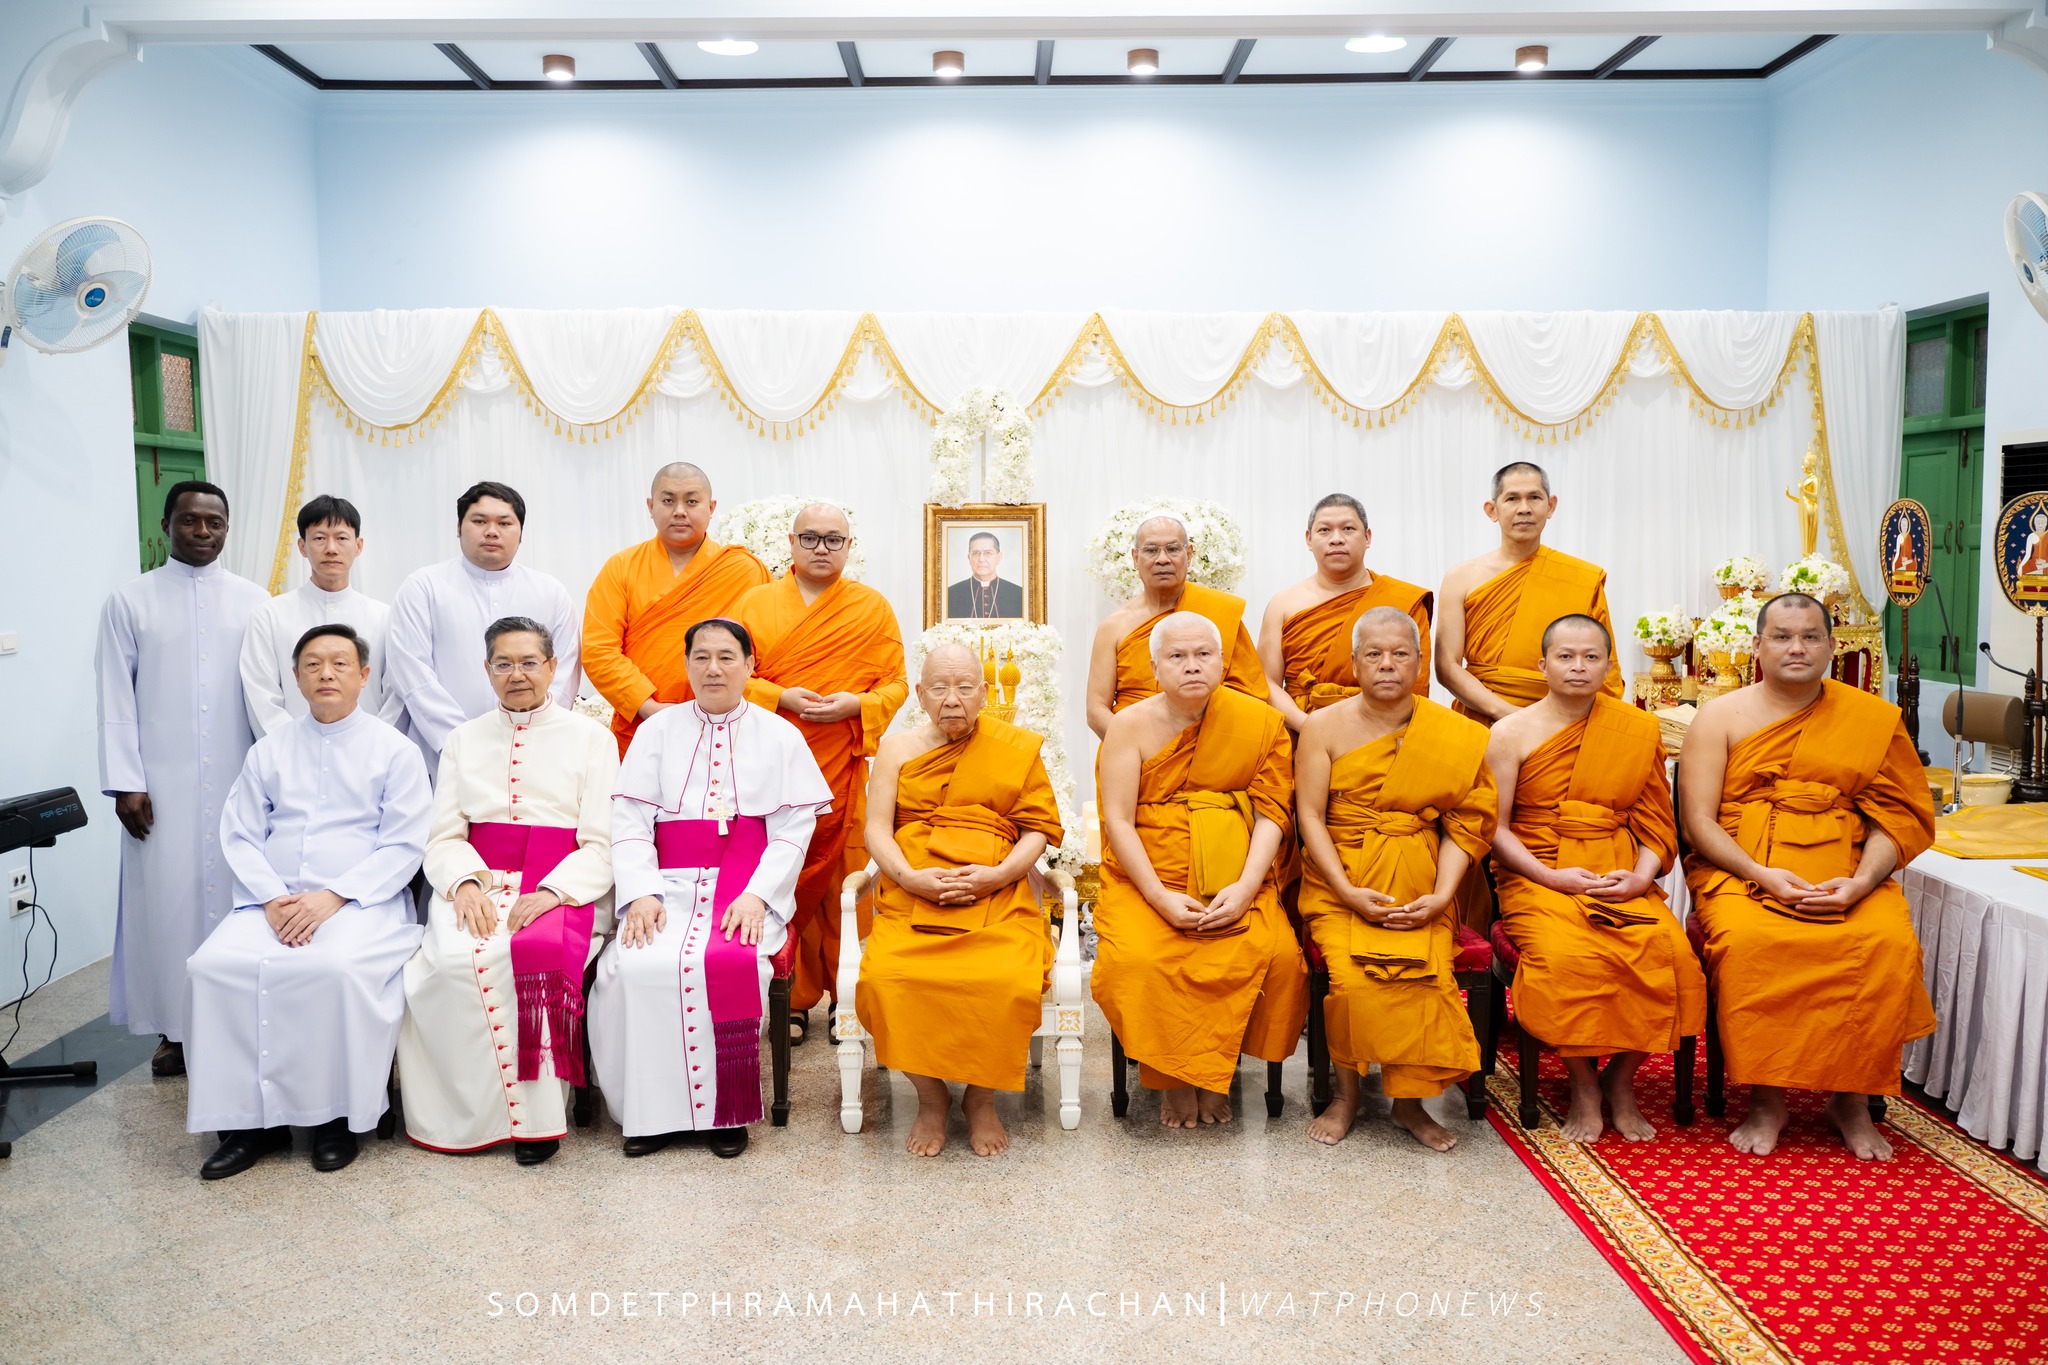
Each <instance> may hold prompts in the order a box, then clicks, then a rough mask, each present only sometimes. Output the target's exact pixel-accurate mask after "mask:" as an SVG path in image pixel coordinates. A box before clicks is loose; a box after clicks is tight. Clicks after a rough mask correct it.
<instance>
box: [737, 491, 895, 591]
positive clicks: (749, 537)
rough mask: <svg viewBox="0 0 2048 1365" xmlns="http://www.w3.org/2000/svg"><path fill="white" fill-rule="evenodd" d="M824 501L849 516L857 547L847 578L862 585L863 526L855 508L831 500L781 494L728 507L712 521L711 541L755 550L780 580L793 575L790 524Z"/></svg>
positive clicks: (849, 559)
mask: <svg viewBox="0 0 2048 1365" xmlns="http://www.w3.org/2000/svg"><path fill="white" fill-rule="evenodd" d="M821 502H822V503H824V504H826V505H827V506H829V507H837V508H838V509H839V510H840V511H842V512H844V513H846V524H847V525H848V526H849V527H851V528H852V529H853V532H854V540H853V546H852V549H851V550H850V551H849V552H848V554H847V556H846V576H847V577H848V578H851V579H853V580H854V581H855V582H859V581H860V577H861V568H862V566H863V565H864V564H865V563H866V561H867V555H866V554H865V553H864V552H863V551H862V550H861V545H860V524H859V523H858V522H857V521H855V519H854V515H853V509H852V508H851V507H848V506H847V505H846V504H845V503H843V502H833V501H832V500H831V499H830V498H800V497H798V496H796V495H795V494H794V493H781V494H777V495H776V496H774V497H772V498H756V499H754V500H753V501H752V502H743V503H741V504H740V505H739V506H737V507H730V508H725V509H723V510H721V511H720V512H719V513H718V515H716V516H714V517H713V518H712V519H711V538H712V539H713V540H722V541H724V542H725V543H727V544H728V545H743V546H745V547H746V548H747V549H749V550H752V551H753V552H754V555H755V557H756V558H757V559H759V560H760V561H761V562H762V563H763V564H766V565H767V566H768V572H769V573H770V574H772V575H774V576H775V577H777V578H780V577H782V576H783V575H784V574H786V573H788V572H789V528H790V524H791V523H792V522H794V521H795V520H796V517H797V513H799V512H801V511H803V510H804V509H805V508H806V507H809V506H811V505H812V504H814V503H821Z"/></svg>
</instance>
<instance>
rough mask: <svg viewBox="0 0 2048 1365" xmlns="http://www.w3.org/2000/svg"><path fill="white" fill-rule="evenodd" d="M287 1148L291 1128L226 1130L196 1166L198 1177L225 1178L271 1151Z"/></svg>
mask: <svg viewBox="0 0 2048 1365" xmlns="http://www.w3.org/2000/svg"><path fill="white" fill-rule="evenodd" d="M291 1149H292V1130H291V1129H289V1128H235V1129H230V1130H229V1131H227V1132H225V1133H222V1134H221V1135H220V1146H219V1147H217V1148H215V1149H214V1153H213V1155H212V1156H210V1157H208V1158H207V1159H206V1164H205V1165H203V1166H201V1167H200V1168H199V1178H200V1179H201V1180H226V1179H227V1178H228V1177H229V1176H231V1175H240V1174H241V1173H242V1172H244V1171H246V1170H248V1169H249V1168H250V1167H251V1166H254V1165H255V1164H256V1163H257V1162H258V1161H260V1160H261V1159H262V1158H264V1157H265V1156H268V1155H269V1154H270V1153H272V1152H288V1151H290V1150H291Z"/></svg>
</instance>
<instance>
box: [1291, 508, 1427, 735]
mask: <svg viewBox="0 0 2048 1365" xmlns="http://www.w3.org/2000/svg"><path fill="white" fill-rule="evenodd" d="M1304 539H1305V540H1306V541H1307V542H1308V548H1309V552H1310V553H1311V554H1313V555H1314V556H1315V557H1316V571H1315V572H1314V573H1312V574H1310V575H1309V576H1308V577H1307V578H1304V579H1302V580H1301V581H1300V582H1299V583H1296V584H1295V585H1294V586H1293V587H1291V588H1287V589H1285V590H1284V591H1282V592H1280V593H1277V594H1275V596H1274V598H1273V600H1272V601H1270V602H1268V603H1267V604H1266V615H1265V617H1264V619H1263V620H1261V621H1260V623H1259V662H1260V664H1262V665H1263V666H1264V667H1265V670H1266V677H1267V679H1268V680H1269V681H1271V682H1272V684H1273V689H1274V690H1273V705H1275V706H1277V707H1279V708H1280V714H1281V715H1283V716H1285V717H1287V728H1288V729H1290V730H1299V729H1301V723H1302V722H1303V721H1305V720H1307V719H1308V717H1309V713H1311V712H1313V711H1318V710H1321V709H1322V708H1323V707H1325V706H1329V705H1331V704H1332V703H1335V702H1340V701H1343V700H1344V699H1345V698H1346V697H1355V696H1357V695H1358V678H1357V677H1356V676H1355V675H1354V674H1353V673H1352V671H1351V628H1352V627H1353V626H1355V625H1357V624H1358V618H1359V617H1361V616H1363V615H1365V614H1366V613H1367V612H1369V611H1371V610H1372V609H1373V608H1374V607H1398V608H1399V609H1400V610H1402V611H1404V612H1406V613H1407V614H1408V615H1409V617H1410V618H1411V619H1412V620H1413V621H1414V622H1415V632H1416V635H1417V637H1418V638H1419V639H1420V640H1421V642H1422V646H1421V647H1422V662H1421V667H1420V669H1419V670H1418V671H1417V673H1416V675H1415V695H1416V696H1418V697H1426V696H1428V695H1429V615H1430V609H1431V605H1432V603H1433V601H1434V600H1435V599H1434V598H1433V597H1432V596H1431V594H1430V591H1429V589H1427V588H1418V587H1416V586H1415V585H1414V584H1413V583H1404V582H1402V581H1401V580H1400V579H1398V578H1389V577H1388V576H1387V575H1385V574H1376V573H1374V572H1372V571H1371V570H1370V569H1368V568H1366V567H1365V552H1366V551H1367V550H1368V549H1370V548H1371V547H1372V528H1371V527H1370V526H1368V525H1367V524H1366V520H1365V507H1364V505H1363V504H1362V503H1360V502H1359V501H1358V499H1356V498H1354V497H1352V496H1351V495H1350V494H1349V493H1332V494H1330V495H1329V496H1328V497H1326V498H1324V499H1323V500H1322V501H1321V502H1319V503H1317V504H1316V505H1315V508H1314V510H1313V511H1311V512H1310V513H1309V521H1308V534H1307V536H1306V537H1304Z"/></svg>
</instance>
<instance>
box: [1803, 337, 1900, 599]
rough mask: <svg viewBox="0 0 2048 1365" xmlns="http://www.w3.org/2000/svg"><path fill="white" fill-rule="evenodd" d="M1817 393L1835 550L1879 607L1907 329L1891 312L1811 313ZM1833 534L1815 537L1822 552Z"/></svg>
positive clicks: (1896, 471)
mask: <svg viewBox="0 0 2048 1365" xmlns="http://www.w3.org/2000/svg"><path fill="white" fill-rule="evenodd" d="M1813 331H1814V341H1815V344H1816V349H1817V350H1818V351H1819V353H1820V385H1821V394H1822V400H1823V402H1824V404H1825V416H1826V419H1827V425H1828V459H1829V463H1830V464H1832V465H1833V467H1834V476H1835V478H1834V482H1835V497H1836V499H1837V504H1836V505H1837V506H1838V507H1839V508H1840V511H1841V520H1842V532H1843V534H1845V535H1846V536H1847V537H1848V540H1849V543H1848V544H1847V545H1844V546H1840V547H1839V552H1840V553H1841V554H1843V555H1845V556H1847V558H1848V567H1849V568H1850V569H1851V570H1853V571H1854V572H1855V575H1856V582H1857V586H1858V587H1860V588H1861V589H1862V590H1863V595H1864V597H1865V598H1867V599H1869V600H1870V602H1871V604H1872V605H1874V606H1882V605H1883V603H1884V572H1883V569H1882V566H1881V561H1882V559H1883V554H1882V552H1881V551H1880V550H1879V548H1878V521H1879V519H1880V518H1882V517H1883V516H1884V509H1885V508H1886V507H1887V506H1889V505H1890V504H1891V502H1892V500H1893V499H1894V498H1896V497H1897V496H1898V487H1899V460H1900V441H1901V439H1902V436H1903V431H1904V427H1905V405H1904V403H1903V401H1902V395H1903V393H1904V385H1905V373H1906V322H1905V316H1904V315H1903V314H1902V313H1900V312H1899V310H1898V309H1897V308H1892V307H1887V308H1881V309H1879V310H1877V311H1876V312H1872V313H1815V314H1814V315H1813ZM1831 534H1832V532H1831V531H1830V530H1829V529H1828V528H1827V527H1825V526H1824V527H1823V529H1822V539H1821V546H1820V548H1821V550H1822V551H1824V552H1825V551H1826V550H1827V549H1828V539H1829V536H1830V535H1831Z"/></svg>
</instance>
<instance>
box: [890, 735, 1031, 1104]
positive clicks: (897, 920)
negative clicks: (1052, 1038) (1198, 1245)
mask: <svg viewBox="0 0 2048 1365" xmlns="http://www.w3.org/2000/svg"><path fill="white" fill-rule="evenodd" d="M1041 743H1042V741H1041V740H1040V739H1039V737H1038V736H1037V735H1034V734H1032V733H1031V732H1030V731H1028V730H1025V729H1022V728H1020V727H1018V726H1015V725H1009V724H1006V723H1005V722H1003V721H1000V720H997V719H995V718H994V717H993V716H987V715H984V716H982V717H981V718H980V719H979V720H977V721H976V722H975V728H974V729H973V731H972V732H970V733H969V734H968V735H967V736H966V737H965V738H963V739H961V740H959V741H957V742H955V743H953V744H947V745H942V746H941V747H939V748H937V749H934V750H932V751H931V752H930V753H925V754H920V755H919V756H918V757H916V758H914V759H912V760H911V761H910V762H908V763H905V764H904V765H903V767H902V768H901V770H899V772H898V774H897V779H896V847H897V849H898V850H900V851H901V852H902V854H903V857H904V859H905V860H906V861H907V862H909V864H910V865H911V866H912V867H916V868H927V867H964V866H968V865H975V864H978V865H980V866H984V867H993V866H995V865H996V864H998V863H1000V862H1002V860H1003V859H1004V858H1007V857H1009V856H1010V852H1011V850H1013V849H1014V848H1015V847H1016V843H1017V840H1018V838H1020V837H1021V836H1022V834H1023V833H1024V832H1025V831H1027V830H1035V831H1037V832H1038V833H1040V834H1043V835H1044V836H1045V837H1046V841H1047V843H1048V844H1049V845H1051V846H1053V847H1057V846H1058V845H1059V844H1060V842H1061V841H1062V840H1063V839H1064V838H1065V834H1064V832H1063V831H1062V829H1061V827H1060V817H1059V805H1058V802H1057V800H1056V798H1055V797H1054V795H1053V790H1052V783H1051V781H1050V780H1048V779H1047V777H1046V775H1045V765H1044V764H1043V763H1042V762H1041V761H1040V759H1039V748H1040V745H1041ZM1052 953H1053V948H1052V940H1051V938H1050V937H1049V936H1048V935H1047V934H1046V930H1045V919H1044V913H1043V911H1042V910H1041V908H1040V904H1039V898H1038V894H1037V891H1036V890H1035V888H1034V887H1033V885H1032V880H1031V878H1030V877H1028V876H1026V877H1020V878H1019V879H1018V880H1016V881H1015V882H1012V883H1011V884H1010V885H1009V886H1006V887H1004V888H1002V889H1001V890H999V891H996V892H995V893H994V894H992V895H990V896H987V897H985V898H983V899H981V900H979V901H976V902H974V903H973V904H972V905H966V906H935V905H932V904H930V903H929V902H927V901H923V900H920V899H918V898H917V897H915V896H912V895H911V894H910V893H909V892H907V891H905V890H904V889H903V888H902V887H900V886H898V885H896V883H894V882H892V881H890V880H889V879H888V878H886V877H883V878H879V879H877V882H876V886H875V913H874V925H873V928H872V929H871V931H870V932H869V934H868V940H867V947H866V949H865V951H864V952H863V953H862V955H861V964H860V985H859V988H858V991H857V994H856V998H855V1007H856V1008H857V1009H858V1011H859V1013H860V1020H861V1024H862V1026H863V1027H865V1028H866V1029H867V1030H868V1032H869V1033H870V1034H872V1035H873V1036H874V1040H875V1059H876V1061H877V1062H879V1063H880V1064H881V1065H883V1066H886V1067H889V1068H891V1069H893V1070H896V1071H900V1072H903V1073H905V1074H906V1075H912V1076H936V1077H939V1078H940V1079H942V1080H948V1081H956V1082H959V1083H962V1084H966V1085H985V1086H988V1087H990V1088H991V1089H996V1090H1021V1089H1023V1088H1024V1073H1025V1064H1026V1059H1027V1057H1028V1054H1029V1052H1030V1046H1031V1035H1032V1034H1033V1033H1035V1032H1036V1031H1037V1029H1038V1025H1039V1023H1040V1020H1041V1019H1042V1017H1043V1008H1042V1005H1041V1001H1042V1000H1043V998H1044V995H1045V986H1046V973H1047V971H1048V970H1049V969H1050V968H1051V966H1052Z"/></svg>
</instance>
